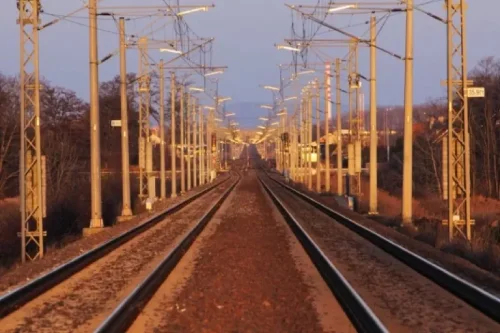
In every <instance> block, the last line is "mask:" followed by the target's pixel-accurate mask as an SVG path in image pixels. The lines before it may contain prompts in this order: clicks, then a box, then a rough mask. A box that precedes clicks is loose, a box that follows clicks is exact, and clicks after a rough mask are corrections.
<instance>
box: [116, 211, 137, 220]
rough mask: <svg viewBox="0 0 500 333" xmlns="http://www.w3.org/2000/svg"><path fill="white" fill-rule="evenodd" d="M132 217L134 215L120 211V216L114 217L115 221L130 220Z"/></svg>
mask: <svg viewBox="0 0 500 333" xmlns="http://www.w3.org/2000/svg"><path fill="white" fill-rule="evenodd" d="M133 217H134V215H125V214H123V213H122V215H121V216H118V217H117V218H116V222H125V221H128V220H131V219H132V218H133Z"/></svg>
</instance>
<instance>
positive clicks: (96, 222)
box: [90, 218, 104, 228]
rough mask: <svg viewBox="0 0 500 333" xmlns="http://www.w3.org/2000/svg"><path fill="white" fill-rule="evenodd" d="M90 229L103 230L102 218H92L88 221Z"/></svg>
mask: <svg viewBox="0 0 500 333" xmlns="http://www.w3.org/2000/svg"><path fill="white" fill-rule="evenodd" d="M90 228H104V221H103V220H102V218H98V219H96V218H93V219H91V220H90Z"/></svg>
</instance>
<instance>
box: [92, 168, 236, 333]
mask: <svg viewBox="0 0 500 333" xmlns="http://www.w3.org/2000/svg"><path fill="white" fill-rule="evenodd" d="M239 181H240V177H238V179H237V180H236V181H235V182H234V183H233V184H232V185H231V187H229V188H228V189H227V190H226V191H225V192H224V193H223V194H222V195H221V196H220V197H219V199H218V200H217V202H216V203H215V204H214V205H213V206H212V207H211V208H210V210H209V211H208V212H207V213H205V215H203V217H202V218H201V219H200V220H199V221H198V222H197V223H196V225H195V226H194V227H193V228H192V229H191V230H190V231H188V232H186V234H185V236H184V237H183V238H182V240H180V241H179V243H177V245H176V246H175V247H174V248H173V249H172V250H171V251H170V252H169V253H168V254H167V255H166V256H165V258H164V259H163V260H162V262H161V263H160V264H159V265H158V266H157V267H156V268H155V269H154V270H153V272H152V273H151V274H149V275H148V276H147V277H146V278H145V279H144V280H143V282H141V284H140V285H139V286H137V287H136V288H135V289H134V290H133V291H132V292H131V293H130V294H129V295H128V296H127V298H125V299H124V300H123V301H122V302H121V303H120V305H118V307H116V308H115V310H114V311H113V312H112V313H111V315H109V317H107V318H106V319H105V320H104V321H103V322H102V324H101V325H100V326H99V327H98V328H97V329H96V330H95V331H94V332H102V333H108V332H125V331H126V330H127V329H128V328H129V327H130V325H131V324H132V323H133V322H134V320H135V319H136V317H137V316H138V315H139V313H140V312H141V311H142V309H143V308H144V306H145V305H146V304H147V302H148V301H149V300H150V299H151V297H153V295H154V294H155V292H156V291H157V290H158V288H159V287H160V286H161V284H162V283H163V282H164V281H165V279H166V278H167V277H168V275H169V274H170V273H171V272H172V270H173V269H174V268H175V266H176V265H177V263H178V262H179V261H180V260H181V259H182V257H183V256H184V254H185V253H186V252H187V250H188V249H189V248H190V246H191V245H192V244H193V242H194V241H195V239H196V237H198V235H199V234H200V233H201V232H202V231H203V229H204V228H205V226H206V225H207V224H208V222H209V221H210V220H211V219H212V217H213V215H214V214H215V213H216V212H217V210H218V209H219V207H220V206H221V205H222V204H223V202H224V201H225V200H226V198H227V197H228V196H229V194H230V193H231V191H232V190H233V189H234V188H235V187H236V185H237V184H238V183H239Z"/></svg>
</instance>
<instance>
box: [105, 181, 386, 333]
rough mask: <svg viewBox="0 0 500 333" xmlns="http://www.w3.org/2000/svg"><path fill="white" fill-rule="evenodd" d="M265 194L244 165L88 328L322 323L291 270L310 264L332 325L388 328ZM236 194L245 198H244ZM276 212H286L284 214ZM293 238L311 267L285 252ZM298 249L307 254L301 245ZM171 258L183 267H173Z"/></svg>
mask: <svg viewBox="0 0 500 333" xmlns="http://www.w3.org/2000/svg"><path fill="white" fill-rule="evenodd" d="M264 186H265V185H264ZM229 191H230V190H228V191H227V192H226V193H225V194H224V196H226V195H228V194H229ZM224 196H223V197H224ZM223 197H221V201H222V199H223ZM265 197H266V194H265V191H264V189H263V188H262V187H261V186H260V184H259V182H258V181H257V177H256V176H255V172H249V174H248V175H247V176H245V177H244V178H243V181H242V184H241V185H238V187H237V188H236V190H235V191H234V194H233V196H232V198H231V200H230V202H228V203H227V205H226V207H225V209H223V210H221V211H220V212H217V213H216V214H215V216H214V214H213V213H215V211H210V212H209V213H207V214H206V215H205V216H204V217H203V218H202V219H200V221H199V222H197V225H196V226H195V227H193V229H192V230H191V231H189V232H188V233H186V237H185V238H183V239H182V240H181V241H180V242H179V243H178V246H176V247H175V249H174V250H172V251H171V252H170V253H169V254H168V255H167V256H165V259H164V260H163V261H162V262H161V263H160V264H159V265H158V266H157V268H156V269H155V270H154V271H153V273H152V274H151V275H149V276H147V277H146V278H145V279H144V280H143V282H142V283H141V284H140V285H139V286H138V287H137V288H136V289H134V290H133V291H132V292H131V293H130V294H129V296H128V297H127V298H126V299H125V300H124V301H123V302H122V303H121V304H120V305H119V306H118V307H117V308H116V309H115V310H114V311H113V313H112V314H111V315H110V316H109V317H107V318H106V319H105V320H104V321H103V323H102V324H101V326H100V327H99V328H98V329H97V330H96V332H124V331H128V332H137V331H150V330H157V331H168V332H170V331H178V332H188V331H189V332H201V331H207V332H208V331H210V332H212V331H216V332H229V331H248V330H250V331H259V332H260V331H269V332H275V331H279V332H282V331H283V332H285V331H286V332H291V331H301V332H302V331H304V330H306V331H308V332H323V331H326V330H325V329H324V328H323V330H322V329H320V328H318V322H319V319H318V317H320V316H321V314H319V313H321V312H322V311H316V312H315V311H314V310H313V309H312V307H313V306H312V305H311V298H314V296H312V295H311V291H310V290H309V291H306V290H304V289H303V284H304V280H303V279H304V278H305V277H304V276H301V275H300V274H297V271H295V269H296V267H297V265H298V266H301V265H304V266H307V265H310V267H311V269H312V270H314V271H315V273H314V274H316V276H317V278H316V279H319V280H321V279H322V278H321V276H322V277H323V279H324V281H322V284H325V282H326V284H325V288H324V289H322V290H321V292H322V293H323V294H322V295H320V297H319V298H323V301H324V299H325V298H331V299H332V300H333V302H334V304H333V305H332V304H331V303H328V305H327V307H328V309H325V308H323V309H322V310H323V311H326V312H329V313H328V315H329V316H331V317H335V318H336V319H334V321H335V320H336V322H335V323H334V326H333V328H334V329H335V330H336V331H341V332H353V331H354V327H355V328H356V330H357V331H359V332H374V333H375V332H388V331H387V330H386V329H385V327H384V326H383V325H382V324H381V322H380V321H379V320H378V319H377V317H376V316H375V315H374V314H373V313H372V312H371V311H370V309H369V308H368V307H367V306H366V305H365V304H364V303H363V301H362V300H361V298H360V297H359V296H358V295H357V294H356V292H355V291H354V290H353V289H352V288H351V287H350V286H349V284H348V283H347V282H346V281H345V279H343V277H342V276H341V275H340V273H339V272H338V271H337V270H336V269H335V268H334V267H333V265H332V264H331V262H329V260H328V259H327V258H326V257H325V256H324V255H322V254H321V250H320V249H319V247H318V246H317V245H315V244H314V242H313V241H312V240H311V239H310V238H309V239H308V240H307V241H304V239H303V236H304V233H302V234H299V233H298V232H297V230H293V229H294V227H293V226H292V230H293V231H294V233H295V235H296V236H297V238H298V239H299V240H300V242H298V241H297V240H296V239H294V237H293V234H292V233H291V232H290V229H289V228H288V227H287V226H286V225H285V223H284V222H282V221H280V220H279V219H276V216H278V215H279V213H278V212H277V210H276V209H274V208H273V203H272V201H271V200H267V201H266V199H265ZM243 198H244V199H245V200H247V201H248V202H246V203H247V204H248V206H245V203H244V202H243V201H244V200H243ZM266 202H268V203H267V204H266ZM274 202H275V203H276V201H274ZM278 205H279V200H278ZM280 207H281V206H280ZM280 211H281V210H280ZM281 212H282V214H283V216H284V217H285V219H286V220H289V218H290V217H291V215H289V214H286V213H283V211H281ZM211 218H213V221H211V222H210V227H207V230H204V231H203V233H202V234H201V235H200V236H199V238H198V239H196V243H195V245H193V248H194V249H193V248H190V249H189V250H188V248H189V246H190V245H191V244H192V243H193V241H194V238H195V237H196V235H198V234H199V233H200V231H201V229H203V227H204V226H205V225H206V224H207V223H208V220H210V219H211ZM291 218H292V219H293V217H291ZM214 225H215V226H214ZM210 229H212V230H210ZM302 231H303V230H302ZM288 237H291V238H293V239H294V240H293V241H291V240H290V239H288ZM306 237H307V235H306ZM294 242H295V243H296V245H295V246H297V247H298V248H300V250H299V251H302V252H304V249H303V248H302V247H301V245H300V244H302V246H303V247H304V248H305V251H306V252H307V253H309V254H310V256H311V258H313V261H314V262H315V263H316V264H317V265H316V267H318V268H319V273H318V271H316V270H315V269H314V266H313V264H312V263H310V261H309V260H308V259H306V260H307V263H305V264H304V262H302V263H301V264H299V263H298V262H297V260H298V259H296V258H295V259H293V258H294V257H293V255H292V254H291V252H289V251H292V250H291V249H290V247H291V248H293V247H294V246H293V245H290V244H291V243H294ZM285 244H288V245H285ZM185 251H188V253H186V255H185V256H184V258H183V259H182V262H180V263H179V259H180V255H179V253H181V252H185ZM196 252H197V253H196ZM292 252H293V251H292ZM313 252H314V254H312V253H313ZM304 256H305V258H307V255H305V253H304ZM189 260H191V261H192V262H193V263H192V264H191V265H192V266H193V267H191V268H190V269H187V270H188V271H190V272H189V273H188V275H187V276H184V277H183V272H182V271H183V270H186V267H189V265H190V263H189ZM294 261H295V262H294ZM319 261H321V263H318V262H319ZM176 264H179V266H181V267H183V268H179V267H175V265H176ZM173 270H175V273H174V272H172V271H173ZM170 272H172V275H173V276H174V277H172V278H171V279H172V280H175V279H177V280H181V281H183V282H181V283H180V286H179V285H177V284H176V282H174V281H172V280H169V279H170V277H168V279H167V275H168V274H169V273H170ZM303 274H304V272H303ZM309 274H311V273H309ZM314 274H312V275H309V276H308V278H307V281H310V280H314V279H315V278H314V277H313V278H311V276H313V275H314ZM320 274H321V275H320ZM177 283H178V282H177ZM326 285H329V286H330V287H331V288H332V289H335V293H340V294H342V295H343V297H345V298H351V301H350V303H349V304H350V308H349V309H348V310H349V311H351V312H353V313H355V314H356V316H352V317H350V318H351V320H349V319H348V318H347V316H346V315H345V313H344V310H342V308H341V307H340V306H339V305H338V304H337V305H336V303H335V302H336V301H335V298H334V297H333V295H332V294H331V293H330V292H329V290H328V287H327V286H326ZM317 286H318V284H316V285H315V286H314V288H318V287H317ZM328 294H329V295H328ZM166 299H170V301H169V302H167V301H166ZM329 302H332V301H329ZM293 304H295V306H293ZM249 314H251V315H249ZM323 316H324V315H323ZM342 318H345V319H342ZM329 319H330V320H331V318H329ZM331 328H332V327H331ZM328 331H330V330H328Z"/></svg>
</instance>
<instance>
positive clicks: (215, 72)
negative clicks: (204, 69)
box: [205, 71, 224, 77]
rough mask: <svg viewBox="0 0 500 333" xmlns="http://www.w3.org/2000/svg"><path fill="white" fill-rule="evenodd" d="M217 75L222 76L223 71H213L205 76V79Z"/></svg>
mask: <svg viewBox="0 0 500 333" xmlns="http://www.w3.org/2000/svg"><path fill="white" fill-rule="evenodd" d="M217 74H224V71H213V72H209V73H206V74H205V77H207V76H212V75H217Z"/></svg>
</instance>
